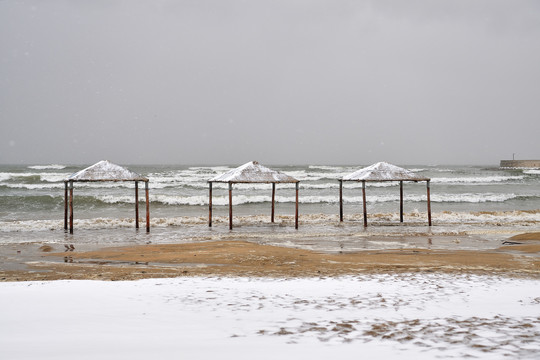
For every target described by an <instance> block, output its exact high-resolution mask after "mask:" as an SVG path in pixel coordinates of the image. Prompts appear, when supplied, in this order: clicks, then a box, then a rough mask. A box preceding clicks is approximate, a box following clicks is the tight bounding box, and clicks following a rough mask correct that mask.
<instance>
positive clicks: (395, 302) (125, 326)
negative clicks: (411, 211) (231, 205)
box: [0, 273, 540, 359]
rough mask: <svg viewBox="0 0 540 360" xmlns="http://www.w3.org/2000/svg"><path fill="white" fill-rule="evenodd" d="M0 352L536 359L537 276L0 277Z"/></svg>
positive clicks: (14, 355) (29, 355) (28, 355)
mask: <svg viewBox="0 0 540 360" xmlns="http://www.w3.org/2000/svg"><path fill="white" fill-rule="evenodd" d="M0 318H1V319H2V322H1V324H2V326H1V327H0V349H2V350H1V353H2V359H36V358H39V359H73V358H76V359H98V358H99V359H118V358H129V359H147V358H149V357H151V358H158V359H168V358H174V359H178V358H186V359H215V358H220V359H253V358H258V359H276V358H283V359H292V358H304V359H307V358H313V359H323V358H325V359H327V358H329V357H331V358H352V357H355V358H356V357H358V356H360V355H362V357H367V358H375V359H378V358H396V357H398V356H399V357H400V359H432V358H434V357H439V358H463V357H466V356H475V357H479V358H495V359H496V358H503V357H505V356H510V357H511V358H516V357H519V358H531V359H532V358H535V357H536V356H537V355H538V353H539V352H540V340H539V339H540V281H538V280H531V279H509V278H499V277H495V276H479V275H448V274H436V273H432V274H401V275H391V274H380V275H362V276H356V277H340V278H309V279H288V280H284V279H268V278H263V279H255V278H176V279H150V280H140V281H133V282H127V281H126V282H120V281H119V282H100V281H55V282H13V283H0Z"/></svg>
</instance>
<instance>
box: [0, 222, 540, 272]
mask: <svg viewBox="0 0 540 360" xmlns="http://www.w3.org/2000/svg"><path fill="white" fill-rule="evenodd" d="M1 251H2V252H3V253H4V254H3V257H4V259H7V260H6V261H3V262H2V264H1V265H0V280H1V281H29V280H60V279H101V280H135V279H144V278H164V277H178V276H255V277H284V278H292V277H313V276H340V275H354V274H361V273H394V272H451V273H479V274H493V275H497V274H499V275H505V276H520V277H531V278H540V232H535V233H527V234H520V235H517V236H514V237H511V238H509V239H508V240H507V241H504V242H503V243H502V246H500V247H499V248H496V249H479V250H451V249H450V250H447V249H444V250H440V249H438V250H432V249H427V248H405V249H386V250H380V249H378V250H369V249H368V250H364V251H356V252H346V251H343V252H338V253H322V252H315V251H310V250H305V249H293V248H288V247H281V246H270V245H263V244H257V243H253V242H248V241H236V240H230V241H207V242H196V243H187V244H160V245H154V244H147V245H136V246H125V247H106V248H99V249H97V248H92V247H91V246H87V247H86V248H84V247H82V248H81V247H79V246H77V248H73V249H71V248H69V246H68V247H63V246H60V245H54V246H51V245H41V246H38V245H35V244H34V245H10V246H9V247H4V248H3V250H1ZM6 252H11V253H10V254H9V256H6Z"/></svg>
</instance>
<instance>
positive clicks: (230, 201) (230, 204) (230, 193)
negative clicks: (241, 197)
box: [229, 183, 232, 230]
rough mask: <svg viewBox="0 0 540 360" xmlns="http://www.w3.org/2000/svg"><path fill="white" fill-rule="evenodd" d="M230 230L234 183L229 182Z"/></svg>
mask: <svg viewBox="0 0 540 360" xmlns="http://www.w3.org/2000/svg"><path fill="white" fill-rule="evenodd" d="M229 230H232V184H231V183H229Z"/></svg>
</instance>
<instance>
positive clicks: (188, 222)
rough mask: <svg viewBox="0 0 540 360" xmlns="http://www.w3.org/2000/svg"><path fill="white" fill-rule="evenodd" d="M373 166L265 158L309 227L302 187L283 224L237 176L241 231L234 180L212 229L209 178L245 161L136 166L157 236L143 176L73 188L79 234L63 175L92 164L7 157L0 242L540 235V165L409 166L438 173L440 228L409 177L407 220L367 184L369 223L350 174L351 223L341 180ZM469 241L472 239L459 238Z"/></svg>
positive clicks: (302, 242) (395, 189)
mask: <svg viewBox="0 0 540 360" xmlns="http://www.w3.org/2000/svg"><path fill="white" fill-rule="evenodd" d="M368 165H370V164H358V165H335V166H329V165H302V166H284V165H266V166H268V167H270V168H272V169H275V170H278V171H281V172H284V173H286V174H288V175H290V176H293V177H295V178H297V179H298V180H300V188H299V214H300V220H299V223H300V225H299V229H298V230H296V229H295V228H294V212H295V187H294V184H277V185H276V206H275V214H276V217H275V222H274V223H271V222H270V212H271V193H272V188H271V185H270V184H235V185H234V186H233V216H234V217H233V220H234V229H233V230H232V231H231V230H229V228H228V211H229V210H228V201H229V200H228V190H227V185H226V184H219V183H214V185H213V201H212V202H213V224H212V225H213V226H212V227H209V226H208V203H209V201H208V200H209V191H208V180H210V179H211V178H213V177H215V176H216V175H219V174H222V173H224V172H226V171H228V170H231V169H233V168H235V167H236V166H238V165H236V166H233V165H231V166H225V165H220V166H187V165H125V166H126V167H127V168H128V169H129V170H131V171H134V172H137V173H139V174H141V175H143V176H146V177H148V178H149V180H150V181H149V194H150V219H151V220H150V226H151V231H150V233H146V231H145V230H144V229H145V199H144V186H143V185H141V184H140V185H139V186H140V190H139V217H140V229H139V230H136V229H135V219H134V217H135V205H134V204H135V195H134V194H135V191H134V183H133V182H99V183H91V182H87V183H75V185H74V202H73V208H74V219H75V221H74V233H73V234H69V233H67V232H65V231H64V180H65V179H66V178H67V177H69V176H70V175H71V174H73V173H75V172H77V171H79V170H81V169H83V168H85V167H86V166H85V165H65V164H48V165H43V164H28V165H0V244H20V243H35V244H42V243H52V244H55V243H56V244H68V243H69V244H77V245H84V244H94V245H95V244H98V245H101V244H103V245H107V246H108V245H111V244H118V245H124V244H148V243H180V242H190V241H205V240H228V239H245V240H248V241H257V242H260V243H265V244H276V245H283V246H291V247H303V248H312V249H316V250H325V251H334V250H338V249H339V250H340V251H342V250H343V249H344V248H345V249H346V250H351V251H352V250H358V249H366V248H380V247H382V248H389V247H403V246H417V245H419V244H417V243H415V241H425V236H429V237H432V239H431V238H430V247H435V248H437V247H440V248H448V247H451V246H455V244H456V241H459V242H460V246H461V247H462V248H467V247H468V246H469V245H468V244H471V245H470V246H471V247H473V248H478V247H482V246H493V245H494V244H493V242H494V241H498V242H500V241H503V240H504V239H507V238H508V236H510V235H512V234H515V233H520V232H531V231H540V170H539V169H500V168H498V167H497V166H446V165H445V166H442V165H399V166H402V167H405V168H407V169H409V170H411V171H413V172H415V173H417V174H418V175H420V176H422V177H427V178H430V179H431V187H430V190H431V209H432V219H433V226H431V227H430V226H428V224H427V195H426V183H425V182H419V183H414V182H405V183H404V212H405V216H404V222H403V223H401V222H400V219H399V183H398V182H381V183H368V184H367V186H366V195H367V198H366V203H367V213H368V227H367V228H364V226H363V215H362V206H363V205H362V188H361V184H360V183H351V182H346V183H344V189H343V197H344V221H343V222H340V221H339V182H338V179H339V178H341V177H343V176H344V175H347V174H349V173H352V172H354V171H356V170H358V169H360V168H362V167H364V166H368ZM404 238H407V240H406V241H403V239H404ZM464 238H465V239H469V241H462V240H460V239H464ZM388 239H393V240H395V241H389V240H388ZM415 239H422V240H415ZM456 239H457V240H456ZM486 239H487V240H486ZM484 243H485V244H484ZM420 245H422V244H420Z"/></svg>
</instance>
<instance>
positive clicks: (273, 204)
mask: <svg viewBox="0 0 540 360" xmlns="http://www.w3.org/2000/svg"><path fill="white" fill-rule="evenodd" d="M275 203H276V183H272V216H271V219H270V220H271V221H272V223H273V222H274V212H275Z"/></svg>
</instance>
